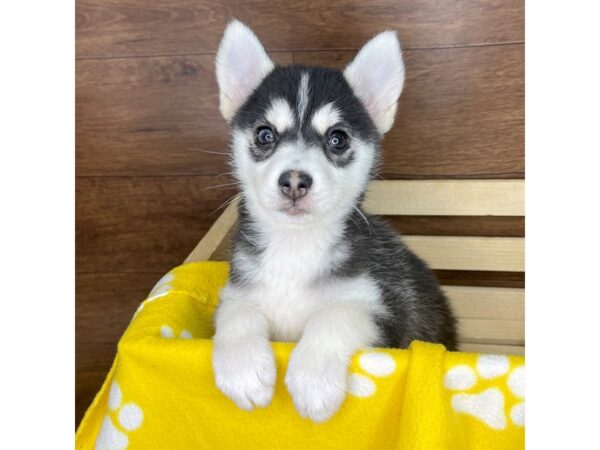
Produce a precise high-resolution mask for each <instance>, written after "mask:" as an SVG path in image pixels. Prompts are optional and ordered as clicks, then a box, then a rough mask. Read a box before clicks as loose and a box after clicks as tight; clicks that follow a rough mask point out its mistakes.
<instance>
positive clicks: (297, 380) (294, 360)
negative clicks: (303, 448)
mask: <svg viewBox="0 0 600 450" xmlns="http://www.w3.org/2000/svg"><path fill="white" fill-rule="evenodd" d="M346 370H347V369H346V364H345V362H344V361H343V360H341V359H339V358H337V357H334V358H331V359H329V360H327V359H325V360H323V359H321V358H314V357H313V358H311V355H310V353H309V352H306V351H304V350H303V349H301V348H298V347H297V348H296V350H294V352H293V353H292V356H291V358H290V363H289V366H288V370H287V374H286V376H285V384H286V386H287V388H288V391H289V393H290V395H291V396H292V400H293V401H294V406H295V407H296V410H297V411H298V413H299V414H300V415H301V416H302V417H305V418H308V419H311V420H312V421H314V422H325V421H326V420H328V419H330V418H331V416H333V415H334V414H335V413H336V412H337V410H338V409H340V406H342V403H343V402H344V399H345V398H346Z"/></svg>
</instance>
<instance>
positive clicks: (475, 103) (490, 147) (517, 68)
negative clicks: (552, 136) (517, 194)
mask: <svg viewBox="0 0 600 450" xmlns="http://www.w3.org/2000/svg"><path fill="white" fill-rule="evenodd" d="M353 54H354V53H353V52H296V53H294V62H296V63H302V64H305V63H306V64H315V65H319V64H325V65H334V66H337V67H344V66H345V64H346V63H347V62H349V61H350V60H351V58H352V57H353ZM404 60H405V64H406V82H405V86H404V91H403V93H402V96H401V97H400V102H399V106H398V112H397V114H396V122H395V124H394V127H393V128H392V130H391V131H390V132H389V133H388V135H387V136H386V137H385V139H384V142H383V155H384V158H383V165H382V167H381V169H380V174H381V175H383V177H384V178H385V179H399V178H404V179H415V178H523V177H524V170H525V160H524V150H523V149H524V128H525V127H524V46H523V45H505V46H495V47H477V48H473V47H469V48H453V49H429V50H414V51H405V52H404Z"/></svg>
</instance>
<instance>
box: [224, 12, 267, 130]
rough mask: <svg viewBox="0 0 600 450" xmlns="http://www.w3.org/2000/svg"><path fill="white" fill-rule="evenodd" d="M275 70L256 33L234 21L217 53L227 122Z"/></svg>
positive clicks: (229, 26)
mask: <svg viewBox="0 0 600 450" xmlns="http://www.w3.org/2000/svg"><path fill="white" fill-rule="evenodd" d="M273 67H274V65H273V62H272V61H271V59H270V58H269V56H268V55H267V52H266V51H265V49H264V48H263V46H262V45H261V43H260V41H259V40H258V38H257V37H256V35H255V34H254V33H253V32H252V30H250V28H248V27H247V26H246V25H244V24H243V23H242V22H240V21H238V20H233V21H231V22H230V23H229V25H227V29H226V30H225V33H224V35H223V39H222V40H221V45H219V51H218V53H217V81H218V82H219V91H220V92H219V97H220V105H219V109H220V110H221V114H222V115H223V117H225V120H227V121H228V122H229V121H230V120H231V119H232V118H233V116H234V115H235V113H236V111H237V110H238V109H239V107H240V106H242V105H243V104H244V102H245V101H246V99H247V98H248V97H249V96H250V94H251V93H252V91H254V89H256V87H257V86H258V85H259V84H260V82H261V81H262V80H263V78H264V77H265V76H267V74H268V73H269V72H271V70H273Z"/></svg>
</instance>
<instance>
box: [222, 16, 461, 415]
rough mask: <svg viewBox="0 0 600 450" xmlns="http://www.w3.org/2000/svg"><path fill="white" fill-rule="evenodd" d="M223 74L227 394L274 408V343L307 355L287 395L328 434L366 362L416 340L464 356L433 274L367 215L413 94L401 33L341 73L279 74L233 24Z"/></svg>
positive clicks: (384, 37)
mask: <svg viewBox="0 0 600 450" xmlns="http://www.w3.org/2000/svg"><path fill="white" fill-rule="evenodd" d="M216 72H217V80H218V83H219V89H220V110H221V113H222V114H223V117H224V118H225V119H226V120H227V122H228V123H229V125H230V130H231V137H232V141H231V164H232V167H233V173H234V175H235V177H236V179H237V180H238V182H239V184H240V187H241V195H240V202H239V223H238V225H237V230H236V232H235V236H234V237H233V239H232V256H231V272H230V277H229V280H228V283H227V285H226V286H225V287H224V288H223V290H222V291H221V294H220V296H221V299H220V300H221V302H220V305H219V307H218V310H217V312H216V315H215V327H216V333H215V336H214V351H213V356H212V364H213V369H214V373H215V378H216V384H217V386H218V388H219V389H220V390H221V391H222V392H223V393H224V394H225V395H226V396H227V397H229V398H230V399H231V400H233V401H234V402H235V403H236V404H237V405H238V406H239V407H240V408H243V409H247V410H250V409H252V408H254V407H264V406H267V405H268V404H269V403H270V402H271V399H272V397H273V390H274V385H275V378H276V368H275V360H274V357H273V352H272V349H271V344H270V340H276V341H291V342H298V344H297V345H296V347H295V349H294V351H293V352H292V355H291V358H290V361H289V365H288V368H287V374H286V376H285V384H286V386H287V388H288V391H289V393H290V395H291V397H292V399H293V402H294V405H295V407H296V409H297V410H298V412H299V413H300V415H301V416H303V417H306V418H310V419H312V420H313V421H315V422H322V421H325V420H327V419H329V418H330V417H331V416H332V415H333V414H334V413H335V412H336V411H337V410H338V409H339V407H340V406H341V404H342V403H343V401H344V398H345V396H346V378H347V374H346V372H347V368H348V365H349V362H350V358H351V357H352V355H353V354H354V353H355V352H356V351H357V350H359V349H362V348H365V347H371V346H382V347H398V348H404V347H407V346H408V345H409V344H410V342H411V341H412V340H414V339H420V340H423V341H430V342H438V343H442V344H444V345H445V346H446V347H447V348H448V349H449V350H453V349H455V347H456V335H455V334H456V332H455V319H454V317H453V315H452V313H451V310H450V308H449V305H448V301H447V299H446V298H445V297H444V294H443V293H442V291H441V290H440V288H439V285H438V283H437V281H436V279H435V277H434V275H433V274H432V273H431V272H430V270H429V269H428V268H427V266H426V265H425V263H424V262H423V261H422V260H421V259H419V258H418V257H417V256H416V255H414V254H413V253H412V252H411V251H410V250H409V249H408V248H407V247H406V246H405V245H404V244H403V243H402V241H401V240H400V238H399V236H398V235H397V234H396V233H395V232H393V231H392V230H391V229H390V228H389V227H388V226H387V225H386V224H385V223H383V222H382V221H381V220H380V219H379V218H377V217H373V216H369V215H367V214H365V213H364V212H363V211H362V210H361V207H360V204H361V201H362V199H363V197H364V194H365V190H366V188H367V184H368V183H369V180H370V179H371V178H372V176H373V175H374V171H375V168H376V166H377V164H378V161H379V154H380V150H379V143H380V141H381V140H382V137H383V135H384V134H385V133H386V132H387V131H389V129H390V128H391V127H392V124H393V121H394V116H395V113H396V106H397V102H398V97H399V96H400V92H401V91H402V86H403V82H404V65H403V62H402V56H401V51H400V44H399V42H398V39H397V37H396V34H395V33H394V32H392V31H385V32H383V33H381V34H379V35H377V36H375V37H374V38H373V39H371V40H370V41H369V42H368V43H367V44H366V45H365V46H364V47H363V48H362V49H361V50H360V51H359V53H358V54H357V55H356V57H355V58H354V60H353V61H352V62H351V63H350V65H349V66H348V67H347V68H346V69H345V70H344V71H343V72H341V71H339V70H335V69H329V68H323V67H304V66H291V67H278V66H275V65H274V63H273V62H272V61H271V59H270V58H269V56H268V55H267V53H266V52H265V50H264V48H263V47H262V45H261V44H260V42H259V40H258V38H257V37H256V36H255V35H254V33H253V32H252V31H251V30H250V29H249V28H247V27H246V26H245V25H244V24H242V23H240V22H238V21H233V22H231V23H230V24H229V25H228V27H227V29H226V30H225V34H224V36H223V40H222V42H221V44H220V47H219V51H218V54H217V61H216Z"/></svg>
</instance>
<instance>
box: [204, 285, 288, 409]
mask: <svg viewBox="0 0 600 450" xmlns="http://www.w3.org/2000/svg"><path fill="white" fill-rule="evenodd" d="M215 321H216V334H215V337H214V348H213V355H212V365H213V370H214V372H215V381H216V384H217V387H218V388H219V390H220V391H221V392H223V394H225V395H226V396H227V397H229V398H230V399H231V400H233V401H234V402H235V403H236V404H237V405H238V406H239V407H240V408H242V409H247V410H250V409H252V408H253V407H255V406H256V407H265V406H267V405H268V404H269V403H271V399H272V398H273V390H274V386H275V378H276V376H277V374H276V368H275V359H274V357H273V351H272V349H271V344H270V343H269V329H268V324H267V319H266V317H265V316H264V315H263V314H262V313H261V312H260V311H258V310H257V309H256V308H255V307H254V306H253V305H252V304H251V303H249V302H248V301H247V300H245V299H243V298H242V297H241V296H239V295H237V294H236V290H235V288H233V287H232V286H230V285H228V286H227V287H225V288H224V289H223V290H222V291H221V304H220V305H219V309H218V310H217V313H216V315H215Z"/></svg>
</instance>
